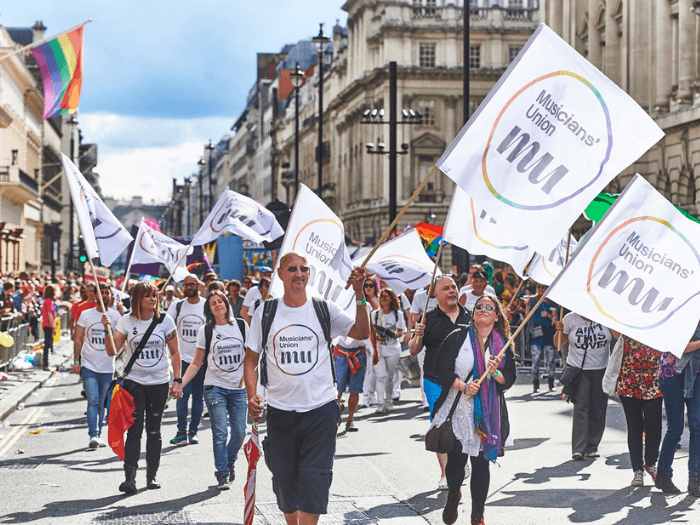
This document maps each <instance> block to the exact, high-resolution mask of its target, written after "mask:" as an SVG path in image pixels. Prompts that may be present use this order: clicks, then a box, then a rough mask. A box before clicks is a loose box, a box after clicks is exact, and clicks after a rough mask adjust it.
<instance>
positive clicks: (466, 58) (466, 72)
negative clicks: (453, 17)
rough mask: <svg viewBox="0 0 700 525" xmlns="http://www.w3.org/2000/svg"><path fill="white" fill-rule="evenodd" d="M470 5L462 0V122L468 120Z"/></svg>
mask: <svg viewBox="0 0 700 525" xmlns="http://www.w3.org/2000/svg"><path fill="white" fill-rule="evenodd" d="M470 14H471V12H470V6H469V3H468V2H464V51H463V53H464V74H463V95H464V96H463V98H464V108H463V114H464V123H465V124H466V123H467V121H468V120H469V18H470Z"/></svg>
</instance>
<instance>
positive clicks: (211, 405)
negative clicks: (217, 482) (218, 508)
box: [204, 386, 248, 479]
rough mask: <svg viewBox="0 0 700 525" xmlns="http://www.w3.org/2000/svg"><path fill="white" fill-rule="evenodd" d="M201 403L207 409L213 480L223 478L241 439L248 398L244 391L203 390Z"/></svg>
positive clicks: (243, 431) (209, 388) (207, 388)
mask: <svg viewBox="0 0 700 525" xmlns="http://www.w3.org/2000/svg"><path fill="white" fill-rule="evenodd" d="M204 399H205V400H206V402H207V408H208V409H209V419H210V421H211V439H212V442H213V444H214V466H215V467H216V477H217V479H218V478H220V477H222V476H226V479H228V475H229V470H228V466H229V465H231V464H232V463H234V462H235V461H236V459H237V458H238V451H239V450H240V448H241V445H242V444H243V439H244V438H245V422H246V411H247V409H248V397H247V396H246V392H245V389H240V390H229V389H227V388H221V387H218V386H207V387H206V390H205V391H204ZM229 424H230V425H231V439H229V441H228V445H227V444H226V440H227V439H228V427H229Z"/></svg>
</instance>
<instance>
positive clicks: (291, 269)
mask: <svg viewBox="0 0 700 525" xmlns="http://www.w3.org/2000/svg"><path fill="white" fill-rule="evenodd" d="M297 269H299V270H301V273H308V271H309V270H310V267H309V266H287V271H288V272H289V273H297Z"/></svg>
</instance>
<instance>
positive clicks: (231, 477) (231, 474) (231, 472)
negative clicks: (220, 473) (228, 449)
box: [228, 463, 236, 483]
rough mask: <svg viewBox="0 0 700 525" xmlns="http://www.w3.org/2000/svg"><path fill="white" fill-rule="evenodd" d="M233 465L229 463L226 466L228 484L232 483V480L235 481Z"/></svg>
mask: <svg viewBox="0 0 700 525" xmlns="http://www.w3.org/2000/svg"><path fill="white" fill-rule="evenodd" d="M233 467H234V464H233V463H229V464H228V482H229V483H233V480H234V479H236V471H235V470H233Z"/></svg>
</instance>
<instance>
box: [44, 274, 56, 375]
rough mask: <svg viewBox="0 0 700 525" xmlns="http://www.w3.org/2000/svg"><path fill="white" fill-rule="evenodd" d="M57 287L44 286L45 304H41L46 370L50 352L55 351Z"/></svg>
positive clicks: (48, 368)
mask: <svg viewBox="0 0 700 525" xmlns="http://www.w3.org/2000/svg"><path fill="white" fill-rule="evenodd" d="M55 294H56V289H55V288H54V287H53V286H47V287H46V288H44V304H43V305H42V306H41V330H42V331H43V332H44V362H43V365H44V370H47V371H48V370H51V368H50V367H49V354H51V353H52V352H53V334H54V332H55V330H56V306H55V304H54V302H53V300H54V296H55Z"/></svg>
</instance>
